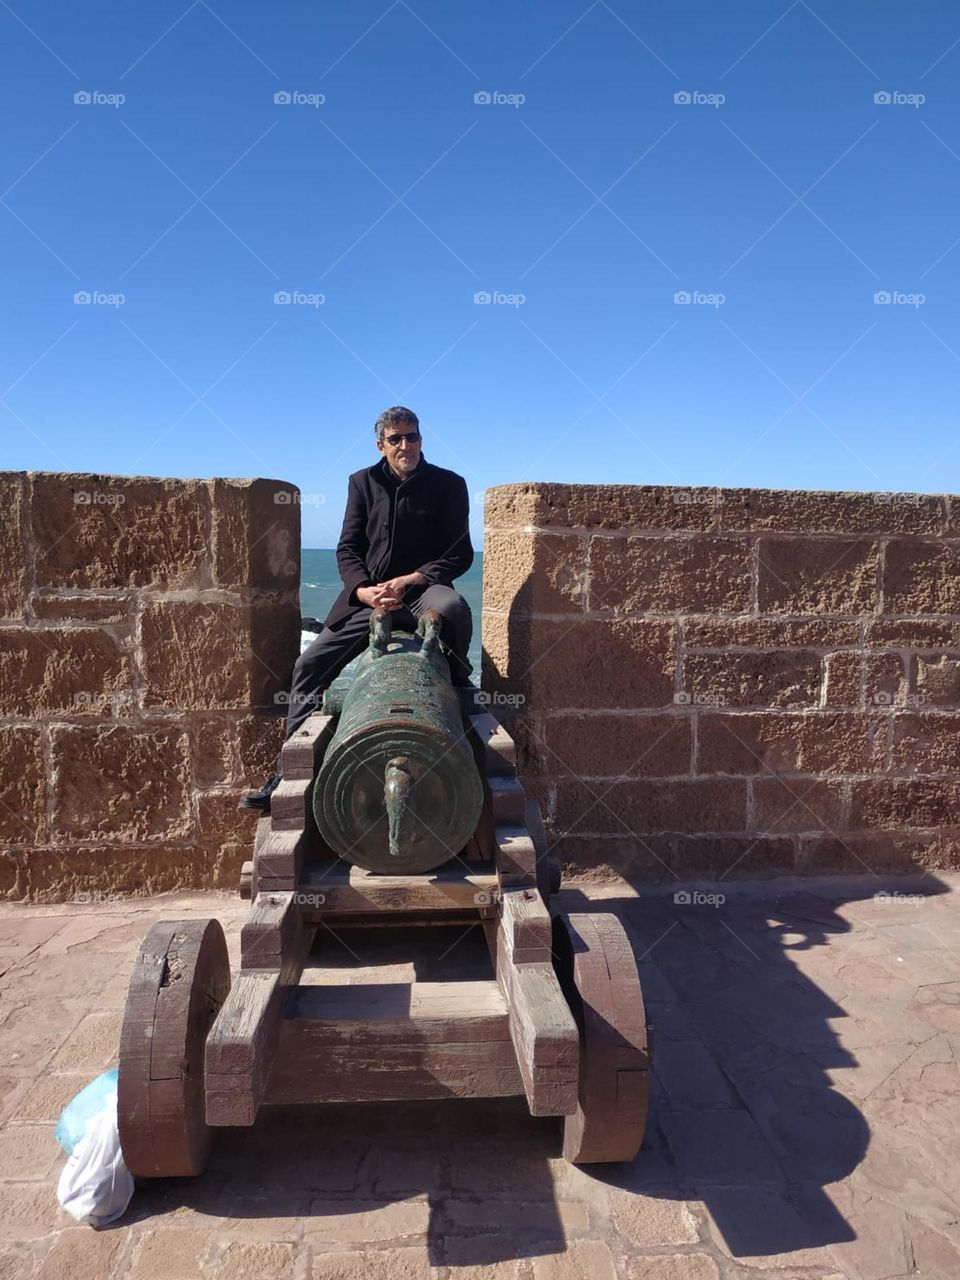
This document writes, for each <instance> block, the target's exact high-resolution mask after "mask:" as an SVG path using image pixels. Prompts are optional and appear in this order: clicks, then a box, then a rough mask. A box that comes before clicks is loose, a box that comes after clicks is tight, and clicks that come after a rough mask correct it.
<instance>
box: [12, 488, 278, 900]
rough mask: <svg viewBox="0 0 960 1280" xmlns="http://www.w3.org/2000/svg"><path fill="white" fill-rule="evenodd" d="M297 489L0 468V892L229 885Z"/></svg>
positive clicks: (269, 683) (266, 742) (267, 748)
mask: <svg viewBox="0 0 960 1280" xmlns="http://www.w3.org/2000/svg"><path fill="white" fill-rule="evenodd" d="M298 497H299V494H298V491H297V490H296V489H295V488H294V487H293V486H292V485H289V484H286V483H285V482H283V481H277V480H224V479H214V480H172V479H170V480H168V479H153V478H146V477H125V476H99V475H86V474H78V475H72V474H61V473H24V472H2V473H0V897H5V898H8V899H22V898H30V899H34V900H47V901H69V900H70V899H79V900H86V899H90V898H94V899H96V898H102V897H104V896H109V895H110V894H114V893H121V894H126V893H144V892H158V891H161V890H164V889H173V888H181V887H196V888H204V887H227V888H233V887H235V886H236V884H237V883H238V878H239V870H240V864H241V862H242V861H243V860H244V859H245V858H247V857H249V856H250V848H251V841H252V837H253V830H254V824H255V818H254V816H253V815H252V814H244V813H240V812H239V811H238V810H237V807H236V805H237V798H238V797H239V795H240V794H241V793H242V791H243V790H244V789H245V788H246V787H248V786H249V785H250V784H251V783H255V784H257V785H259V783H260V782H262V781H263V779H264V778H265V777H266V776H267V775H268V774H269V772H270V770H271V766H272V764H273V762H274V760H275V758H276V753H277V751H278V749H279V746H280V742H281V738H282V725H283V712H284V706H283V703H282V699H278V698H277V695H278V694H283V693H285V692H286V690H287V689H288V688H289V680H290V673H291V670H292V667H293V663H294V661H295V660H296V656H297V653H298V652H299V637H300V610H299V582H300V523H299V507H298V505H297V499H298Z"/></svg>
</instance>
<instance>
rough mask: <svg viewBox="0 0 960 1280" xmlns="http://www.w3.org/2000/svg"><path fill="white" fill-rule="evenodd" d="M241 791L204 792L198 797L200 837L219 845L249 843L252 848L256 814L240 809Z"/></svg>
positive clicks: (252, 811)
mask: <svg viewBox="0 0 960 1280" xmlns="http://www.w3.org/2000/svg"><path fill="white" fill-rule="evenodd" d="M242 795H243V792H242V791H206V792H204V791H201V792H199V793H198V794H197V815H198V822H199V832H200V837H201V839H203V840H205V841H206V840H209V841H211V842H213V843H216V844H249V845H250V846H251V848H252V847H253V837H254V835H255V834H256V826H257V821H256V820H257V817H258V815H257V812H256V810H255V809H240V808H238V802H239V800H240V797H241V796H242Z"/></svg>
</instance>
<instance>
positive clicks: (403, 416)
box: [373, 404, 420, 440]
mask: <svg viewBox="0 0 960 1280" xmlns="http://www.w3.org/2000/svg"><path fill="white" fill-rule="evenodd" d="M388 427H407V428H408V429H409V428H411V427H412V428H413V429H414V430H415V431H419V430H420V419H419V418H418V417H417V415H416V414H415V413H414V412H413V410H412V409H405V408H404V407H403V405H402V404H395V405H394V406H393V408H392V409H384V411H383V413H381V415H380V417H379V418H378V419H377V420H376V422H375V423H374V424H373V429H374V431H375V432H376V433H377V439H378V440H382V439H383V437H384V435H385V433H386V431H387V428H388Z"/></svg>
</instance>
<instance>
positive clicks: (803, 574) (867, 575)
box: [757, 538, 880, 614]
mask: <svg viewBox="0 0 960 1280" xmlns="http://www.w3.org/2000/svg"><path fill="white" fill-rule="evenodd" d="M879 577H880V553H879V549H878V545H877V544H876V543H875V542H872V541H870V540H868V539H865V538H858V539H851V538H764V539H763V540H762V541H761V543H760V577H759V587H758V597H757V599H758V607H759V609H760V610H761V612H763V613H834V614H859V613H870V612H873V611H874V610H875V609H876V608H877V605H878V602H879Z"/></svg>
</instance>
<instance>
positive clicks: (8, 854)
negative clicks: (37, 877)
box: [0, 849, 27, 902]
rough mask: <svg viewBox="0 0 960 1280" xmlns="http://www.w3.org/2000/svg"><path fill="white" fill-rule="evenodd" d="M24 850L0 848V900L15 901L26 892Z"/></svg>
mask: <svg viewBox="0 0 960 1280" xmlns="http://www.w3.org/2000/svg"><path fill="white" fill-rule="evenodd" d="M26 857H27V855H26V852H15V851H13V850H11V849H0V902H17V901H19V900H20V898H22V897H24V896H25V893H26V879H27V872H26Z"/></svg>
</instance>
